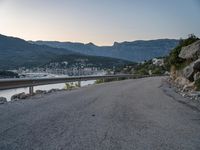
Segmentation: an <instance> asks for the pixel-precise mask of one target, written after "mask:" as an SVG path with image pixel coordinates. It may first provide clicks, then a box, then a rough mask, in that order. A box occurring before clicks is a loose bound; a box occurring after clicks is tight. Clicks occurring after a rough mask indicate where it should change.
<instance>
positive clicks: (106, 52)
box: [29, 39, 179, 62]
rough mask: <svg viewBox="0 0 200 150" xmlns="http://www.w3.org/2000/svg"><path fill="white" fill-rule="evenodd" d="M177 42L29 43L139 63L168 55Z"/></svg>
mask: <svg viewBox="0 0 200 150" xmlns="http://www.w3.org/2000/svg"><path fill="white" fill-rule="evenodd" d="M178 41H179V40H176V39H155V40H136V41H132V42H129V41H124V42H121V43H120V42H114V43H113V45H112V46H97V45H95V44H93V43H87V44H84V43H78V42H59V41H41V40H40V41H35V42H34V41H29V42H30V43H34V44H38V45H48V46H51V47H55V48H64V49H69V50H71V51H73V52H78V53H82V54H86V55H94V56H106V57H112V58H118V59H124V60H128V61H133V62H141V61H144V60H149V59H151V58H154V57H162V56H165V55H168V54H169V52H170V50H171V49H173V48H174V47H175V46H176V45H177V44H178Z"/></svg>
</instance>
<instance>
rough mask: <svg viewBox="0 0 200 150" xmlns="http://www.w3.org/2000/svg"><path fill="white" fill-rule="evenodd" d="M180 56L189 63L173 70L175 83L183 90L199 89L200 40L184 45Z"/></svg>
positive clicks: (172, 74) (172, 75)
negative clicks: (197, 83)
mask: <svg viewBox="0 0 200 150" xmlns="http://www.w3.org/2000/svg"><path fill="white" fill-rule="evenodd" d="M178 56H179V58H182V59H184V60H185V63H186V64H187V65H186V66H185V67H184V68H183V69H180V70H175V69H172V70H171V77H172V79H173V81H174V83H175V84H176V85H177V86H178V87H179V88H181V89H182V90H183V91H195V90H197V86H196V82H197V81H198V80H199V79H200V40H197V41H196V42H194V43H192V44H190V45H188V46H185V47H183V48H182V49H181V51H180V53H179V55H178Z"/></svg>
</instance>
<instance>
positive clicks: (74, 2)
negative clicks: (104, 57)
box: [0, 0, 200, 45]
mask: <svg viewBox="0 0 200 150" xmlns="http://www.w3.org/2000/svg"><path fill="white" fill-rule="evenodd" d="M190 33H194V34H195V35H197V36H200V0H0V34H4V35H9V36H15V37H20V38H23V39H26V40H54V41H72V42H83V43H88V42H93V43H95V44H97V45H112V44H113V42H114V41H118V42H122V41H134V40H139V39H144V40H145V39H157V38H180V37H183V38H184V37H187V35H188V34H190Z"/></svg>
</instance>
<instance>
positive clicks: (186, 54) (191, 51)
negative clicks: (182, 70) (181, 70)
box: [179, 40, 200, 59]
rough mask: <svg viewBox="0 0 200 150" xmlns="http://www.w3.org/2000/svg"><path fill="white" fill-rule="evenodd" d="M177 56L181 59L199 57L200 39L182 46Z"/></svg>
mask: <svg viewBox="0 0 200 150" xmlns="http://www.w3.org/2000/svg"><path fill="white" fill-rule="evenodd" d="M179 57H180V58H183V59H194V58H200V40H198V41H196V42H194V43H193V44H191V45H188V46H185V47H183V48H182V49H181V52H180V54H179Z"/></svg>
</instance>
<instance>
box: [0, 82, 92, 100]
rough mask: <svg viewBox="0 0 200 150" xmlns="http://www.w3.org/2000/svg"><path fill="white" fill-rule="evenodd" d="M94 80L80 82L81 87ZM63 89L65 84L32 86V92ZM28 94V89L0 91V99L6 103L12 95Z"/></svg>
mask: <svg viewBox="0 0 200 150" xmlns="http://www.w3.org/2000/svg"><path fill="white" fill-rule="evenodd" d="M94 83H95V80H91V81H81V86H87V85H91V84H94ZM64 88H65V83H59V84H49V85H41V86H34V91H36V90H46V91H48V90H51V89H64ZM22 92H25V93H28V92H29V88H18V89H11V90H1V91H0V97H5V98H7V100H8V101H10V99H11V96H12V95H14V94H18V93H22Z"/></svg>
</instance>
